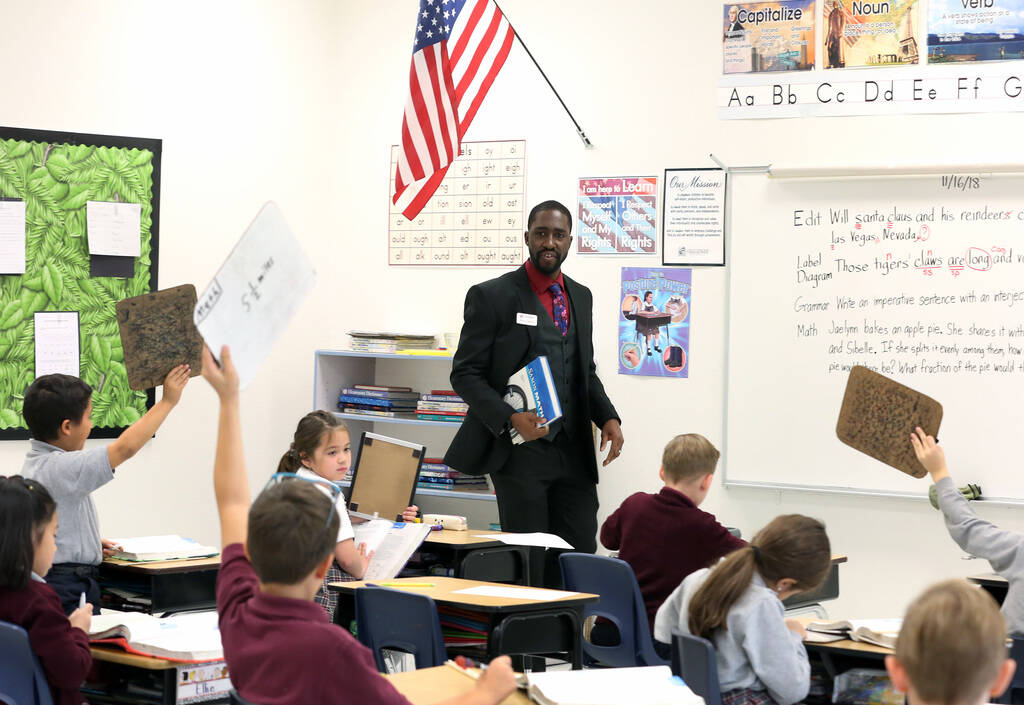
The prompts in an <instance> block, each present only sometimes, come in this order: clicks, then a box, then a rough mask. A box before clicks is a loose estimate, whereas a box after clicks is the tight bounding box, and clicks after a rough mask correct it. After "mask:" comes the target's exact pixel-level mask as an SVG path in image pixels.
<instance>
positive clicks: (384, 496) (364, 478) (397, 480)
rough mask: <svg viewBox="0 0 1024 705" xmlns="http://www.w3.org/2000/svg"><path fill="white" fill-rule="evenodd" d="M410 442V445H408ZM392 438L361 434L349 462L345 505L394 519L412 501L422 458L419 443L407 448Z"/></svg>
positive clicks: (353, 509) (358, 510) (355, 509)
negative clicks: (349, 488) (349, 482)
mask: <svg viewBox="0 0 1024 705" xmlns="http://www.w3.org/2000/svg"><path fill="white" fill-rule="evenodd" d="M410 445H412V444H410ZM410 445H405V444H404V443H396V442H394V439H389V438H387V437H386V436H380V435H377V434H373V433H364V434H363V437H362V440H361V442H360V444H359V454H358V455H357V456H356V459H355V463H354V464H353V473H354V474H353V477H352V495H351V497H350V499H349V503H348V507H349V509H350V510H351V511H353V512H359V513H361V514H371V515H372V514H374V513H376V514H377V515H378V516H380V517H381V518H382V519H389V520H397V519H398V518H399V517H401V515H402V512H404V511H405V508H406V507H408V506H409V505H410V504H412V500H413V495H414V494H415V493H416V481H417V479H418V477H419V474H420V463H421V462H422V460H423V452H424V447H423V446H416V447H410Z"/></svg>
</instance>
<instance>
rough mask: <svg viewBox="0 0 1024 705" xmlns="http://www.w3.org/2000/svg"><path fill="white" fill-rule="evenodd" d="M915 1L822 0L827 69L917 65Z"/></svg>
mask: <svg viewBox="0 0 1024 705" xmlns="http://www.w3.org/2000/svg"><path fill="white" fill-rule="evenodd" d="M919 5H920V3H919V2H918V0H824V9H823V10H822V42H823V46H822V48H823V49H824V52H823V53H824V57H823V58H824V63H825V68H827V69H840V68H850V67H854V66H902V65H905V64H917V63H918V62H919V61H920V59H919V52H920V51H924V47H923V46H922V44H921V41H922V38H923V35H922V33H921V20H920V18H919V17H918V14H919V13H918V7H919Z"/></svg>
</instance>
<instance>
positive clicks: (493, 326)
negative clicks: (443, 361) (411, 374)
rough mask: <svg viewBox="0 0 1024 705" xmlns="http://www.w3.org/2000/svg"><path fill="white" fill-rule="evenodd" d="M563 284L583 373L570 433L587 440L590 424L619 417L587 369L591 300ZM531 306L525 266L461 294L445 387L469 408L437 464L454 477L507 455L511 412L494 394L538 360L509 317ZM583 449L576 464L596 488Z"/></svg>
mask: <svg viewBox="0 0 1024 705" xmlns="http://www.w3.org/2000/svg"><path fill="white" fill-rule="evenodd" d="M563 278H564V280H565V289H566V293H567V294H568V296H569V301H570V303H571V305H572V313H571V315H572V316H573V317H574V319H573V322H574V324H575V326H576V335H577V338H578V341H579V356H580V363H581V370H582V372H583V374H582V378H583V379H582V380H581V383H582V388H581V390H580V395H579V397H578V406H577V413H576V419H575V423H576V425H577V428H576V429H575V432H576V433H577V434H585V435H586V436H589V434H590V422H591V421H593V422H594V423H596V424H597V425H598V427H599V428H600V427H602V426H604V423H605V422H606V421H608V420H609V419H618V418H619V417H618V414H617V413H616V411H615V407H614V406H612V403H611V401H610V400H609V399H608V395H607V394H605V391H604V385H603V384H601V380H600V379H598V377H597V372H596V369H595V366H594V342H593V321H592V318H593V296H592V295H591V293H590V289H588V288H587V287H585V286H583V285H582V284H579V283H577V282H575V281H573V280H572V279H570V278H569V277H567V276H564V275H563ZM537 304H538V301H537V295H536V294H534V293H533V289H531V288H530V280H529V277H528V276H527V274H526V268H525V267H520V268H519V269H517V270H515V271H514V272H509V273H508V274H503V275H502V276H500V277H497V278H495V279H490V280H488V281H485V282H482V283H480V284H476V285H474V286H473V287H471V288H470V289H469V291H468V292H467V293H466V306H465V312H464V322H463V325H462V334H461V336H460V337H459V347H458V350H456V352H455V358H454V361H453V363H452V374H451V383H452V389H454V390H455V392H456V393H457V394H458V395H459V396H461V397H462V398H463V399H464V400H465V401H466V402H467V403H468V404H469V411H468V412H467V414H466V419H465V421H464V422H463V424H462V426H461V427H460V428H459V431H458V433H457V434H455V440H453V441H452V443H451V445H450V446H449V447H448V452H447V453H445V456H444V461H445V463H446V464H447V465H449V466H451V467H452V468H454V469H456V470H458V471H460V472H463V473H466V474H469V475H483V474H486V473H492V472H497V471H500V470H501V469H502V467H503V466H504V465H505V461H506V460H507V459H508V456H509V453H511V451H512V441H511V440H509V436H508V433H506V432H505V429H506V427H507V423H508V419H509V417H510V416H511V415H512V414H513V413H514V411H515V410H514V409H513V408H512V407H511V406H509V405H508V404H506V403H505V402H504V401H503V400H502V394H503V393H504V391H505V386H506V385H507V383H508V378H509V377H511V376H512V374H513V373H514V372H516V371H518V370H519V369H521V368H522V367H523V366H524V365H526V363H528V362H529V361H530V360H532V359H533V358H535V357H536V356H537V355H540V354H543V351H541V350H539V349H538V347H537V346H538V341H537V328H536V326H528V325H522V324H519V323H516V314H517V313H533V312H534V311H536V310H537ZM579 437H581V438H582V437H584V436H583V435H580V436H579ZM532 442H534V443H538V442H539V443H543V442H544V441H532ZM585 445H586V446H587V447H588V448H590V449H591V451H590V453H588V454H587V456H586V458H585V459H584V462H585V465H586V468H587V470H588V472H589V473H590V474H591V475H592V477H593V480H594V482H597V456H596V454H595V453H594V451H593V444H591V443H586V444H585Z"/></svg>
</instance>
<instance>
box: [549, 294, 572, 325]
mask: <svg viewBox="0 0 1024 705" xmlns="http://www.w3.org/2000/svg"><path fill="white" fill-rule="evenodd" d="M548 291H550V292H551V309H552V311H551V313H552V314H554V318H555V325H556V326H558V330H560V331H561V332H562V335H565V334H566V333H567V332H569V309H568V307H566V305H565V303H566V302H565V293H564V292H563V291H562V287H560V286H559V285H558V283H557V282H556V283H554V284H552V285H551V286H549V287H548Z"/></svg>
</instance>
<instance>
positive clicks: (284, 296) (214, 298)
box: [193, 202, 316, 388]
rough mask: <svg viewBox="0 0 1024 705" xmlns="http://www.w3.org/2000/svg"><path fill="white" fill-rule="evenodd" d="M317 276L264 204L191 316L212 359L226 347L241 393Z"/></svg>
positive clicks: (283, 225) (269, 205) (270, 205)
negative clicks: (236, 374) (236, 373)
mask: <svg viewBox="0 0 1024 705" xmlns="http://www.w3.org/2000/svg"><path fill="white" fill-rule="evenodd" d="M315 278H316V272H315V271H313V266H312V265H311V264H310V262H309V259H308V258H307V257H306V254H305V253H304V252H303V251H302V248H301V247H300V246H299V243H298V241H297V240H296V239H295V237H294V236H293V235H292V232H291V230H289V228H288V223H286V222H285V219H284V216H283V215H282V214H281V210H280V209H279V208H278V207H277V204H275V203H273V202H268V203H266V204H265V205H264V206H263V208H262V209H260V212H259V213H258V214H257V215H256V218H255V219H254V220H253V221H252V223H251V224H250V225H249V228H248V229H247V230H246V231H245V234H244V235H242V238H241V239H240V240H239V241H238V244H236V245H235V249H233V250H232V251H231V254H230V255H228V258H227V261H226V262H224V264H223V266H222V267H221V268H220V270H218V271H217V274H216V276H215V277H214V278H213V281H212V282H210V285H209V286H207V287H206V291H204V292H203V293H202V295H201V296H200V297H199V301H198V302H197V303H196V308H195V311H194V313H193V319H194V320H195V323H196V327H197V328H199V333H200V334H201V335H202V336H203V340H205V341H206V344H207V345H208V346H209V347H210V350H211V351H212V352H213V354H214V357H217V358H219V357H220V349H221V347H222V346H224V345H227V346H229V347H230V348H231V357H232V359H233V360H234V361H235V367H236V368H237V369H238V378H239V384H240V386H241V387H242V388H245V386H246V385H248V384H249V382H251V381H252V379H253V378H254V377H255V376H256V372H257V371H258V370H259V367H260V365H261V364H262V363H263V361H264V360H265V359H266V357H267V355H269V354H270V351H271V349H272V348H273V347H274V343H275V342H276V341H277V339H278V338H279V337H281V335H282V334H283V333H284V330H285V328H286V327H287V326H288V321H289V320H291V318H292V316H293V315H294V314H295V312H296V311H297V310H298V309H299V306H300V305H301V304H302V302H303V301H304V300H305V298H306V296H307V295H308V294H309V292H310V291H311V290H312V289H313V281H314V279H315Z"/></svg>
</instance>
